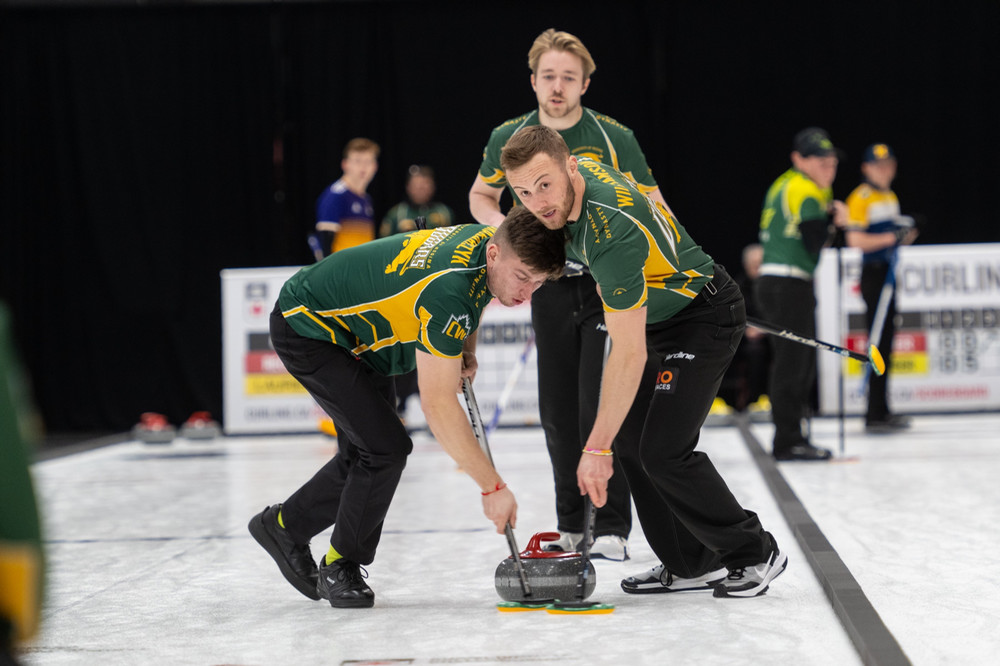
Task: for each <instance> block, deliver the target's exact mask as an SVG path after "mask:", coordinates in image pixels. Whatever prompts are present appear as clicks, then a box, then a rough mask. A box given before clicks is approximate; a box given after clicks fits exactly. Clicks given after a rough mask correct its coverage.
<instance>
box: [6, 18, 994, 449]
mask: <svg viewBox="0 0 1000 666" xmlns="http://www.w3.org/2000/svg"><path fill="white" fill-rule="evenodd" d="M804 4H805V3H783V2H778V3H767V4H766V6H765V4H764V3H712V2H661V1H656V0H649V1H647V2H639V1H633V2H629V1H625V0H623V1H620V2H615V3H607V2H587V1H584V0H580V1H577V2H572V3H571V2H562V1H555V2H546V3H538V2H508V3H505V4H504V5H503V10H502V11H498V10H497V9H496V5H494V4H492V3H472V2H447V1H438V2H332V3H322V4H320V3H309V4H295V3H276V4H269V3H258V4H243V5H234V6H218V5H199V6H189V5H163V6H143V7H126V8H122V7H113V6H105V7H91V8H88V9H79V8H71V9H70V8H25V7H22V6H20V5H18V6H11V5H10V4H2V3H0V225H2V234H0V298H2V299H3V300H5V301H7V302H8V303H9V304H10V306H11V308H12V311H13V315H14V320H15V332H16V337H17V340H18V342H19V344H20V347H21V350H22V353H23V356H24V360H25V363H26V365H27V367H28V368H29V370H30V372H31V375H32V377H33V381H34V384H35V391H36V396H37V399H38V403H39V405H40V407H41V410H42V413H43V416H44V419H45V421H46V424H47V426H48V428H49V429H50V430H51V431H76V430H80V431H83V430H124V429H127V428H128V427H130V426H131V425H132V424H133V423H135V422H136V420H137V418H138V415H139V413H140V412H142V411H145V410H153V411H160V412H164V413H166V414H167V415H168V416H169V417H170V418H171V420H173V421H175V422H180V421H182V420H183V419H184V418H186V417H187V415H188V414H189V413H190V412H191V411H194V410H196V409H209V410H211V411H212V412H213V413H215V414H217V415H218V414H221V403H222V397H221V393H222V389H221V342H220V337H221V318H220V286H219V276H218V272H219V270H220V269H222V268H227V267H243V266H271V265H289V264H300V263H305V262H307V261H309V259H310V255H309V253H308V250H307V247H306V245H305V242H304V238H305V235H306V233H307V232H308V231H309V229H310V227H311V225H312V223H313V205H314V201H315V198H316V196H317V194H318V193H319V191H320V190H321V189H322V188H323V187H324V186H325V185H326V184H328V183H329V182H330V181H331V180H333V179H334V178H335V177H337V176H338V175H339V160H340V150H341V147H342V146H343V144H344V143H345V142H346V141H347V140H348V139H350V138H351V137H353V136H358V135H364V136H368V137H370V138H373V139H375V140H376V141H378V142H379V143H381V144H382V147H383V155H382V160H381V170H380V172H379V174H378V175H377V176H376V179H375V181H374V182H373V184H372V186H371V188H370V192H371V193H372V195H373V197H374V199H375V203H376V213H377V214H379V215H381V214H382V213H384V212H385V211H386V210H387V209H388V208H389V206H391V205H392V204H394V203H395V202H396V201H397V200H398V199H399V198H400V197H401V196H402V186H403V177H404V174H405V170H406V167H407V166H408V165H409V164H411V163H414V162H422V163H428V164H431V165H433V166H434V167H435V169H436V171H437V173H438V180H439V198H440V199H441V200H443V201H445V202H446V203H448V204H450V205H451V206H452V207H453V208H454V209H455V210H456V211H458V213H459V218H460V220H462V221H471V218H470V217H469V215H468V212H467V211H468V208H467V200H466V193H467V190H468V188H469V186H470V185H471V183H472V180H473V178H474V176H475V173H476V170H477V168H478V165H479V160H480V158H481V151H482V148H483V146H484V144H485V142H486V139H487V137H488V135H489V131H490V129H491V128H492V127H493V126H494V125H496V124H498V123H499V122H500V121H502V120H504V119H506V118H508V117H511V116H514V115H517V114H519V113H523V112H525V111H528V110H530V109H531V108H533V107H534V106H535V99H534V95H533V93H532V91H531V89H530V86H529V82H528V74H529V72H528V70H527V65H526V54H527V49H528V47H529V46H530V44H531V42H532V40H533V39H534V37H535V36H536V35H537V34H538V33H539V32H541V31H542V30H544V29H545V28H548V27H557V28H560V29H564V30H569V31H570V32H573V33H575V34H577V35H579V36H580V37H581V38H582V39H583V40H584V42H585V43H586V44H587V45H588V47H589V48H590V49H591V52H592V53H593V55H594V58H595V60H596V61H597V65H598V69H597V72H596V73H595V75H594V78H593V81H592V85H591V89H590V91H589V92H588V93H587V95H586V97H585V98H584V99H585V103H586V104H587V105H588V106H591V107H593V108H595V109H598V110H600V111H602V112H605V113H607V114H609V115H611V116H613V117H615V118H617V119H618V120H620V121H621V122H623V123H625V124H627V125H629V126H631V127H632V128H633V129H634V130H635V131H636V134H637V136H638V138H639V140H640V143H641V144H642V146H643V148H644V150H645V153H646V156H647V158H648V161H649V163H650V165H651V166H652V168H653V171H654V174H655V176H656V177H657V179H658V181H659V183H660V186H661V188H662V190H663V191H664V193H665V195H666V197H667V200H668V201H669V202H670V203H671V205H672V207H673V208H674V210H675V212H676V213H677V214H678V216H679V217H680V219H681V222H682V223H684V224H685V226H686V227H688V229H689V230H690V231H691V232H692V233H693V235H694V236H695V238H697V239H698V240H699V241H700V242H701V243H702V245H703V246H704V247H705V248H706V249H708V251H709V252H710V253H711V254H713V255H714V256H715V257H716V258H717V259H719V260H721V261H722V262H723V263H725V264H727V265H729V266H730V268H731V269H732V270H733V272H736V270H737V269H738V262H739V252H740V249H741V248H742V247H743V245H745V244H746V243H749V242H752V241H753V240H754V239H755V236H756V228H757V219H758V215H759V208H760V203H761V200H762V198H763V194H764V191H765V190H766V188H767V186H768V185H769V184H770V182H771V181H772V180H773V179H774V178H775V177H776V176H777V175H778V174H779V173H780V172H781V171H783V170H784V169H785V168H786V167H787V165H788V153H789V151H790V143H791V137H792V135H793V134H794V133H795V132H796V131H797V130H799V129H801V128H802V127H805V126H807V125H814V124H815V125H820V126H823V127H825V128H826V129H828V130H829V131H830V133H831V135H832V137H833V139H834V142H835V143H837V144H838V145H839V146H840V147H842V148H843V149H845V150H846V151H847V154H848V156H847V159H846V161H845V162H844V163H843V164H842V166H841V171H840V177H839V178H838V181H837V183H836V184H835V187H834V189H835V192H836V194H837V195H838V197H840V198H843V197H845V196H846V195H847V193H848V192H849V191H850V189H851V188H852V187H853V186H854V185H855V184H856V183H857V173H858V157H859V156H860V154H861V151H862V150H863V148H864V146H865V145H867V144H868V143H871V142H873V141H886V142H888V143H890V144H892V145H893V146H894V147H895V149H896V152H897V154H898V156H899V160H900V170H899V177H898V179H897V183H896V190H897V193H898V194H899V196H900V199H901V201H902V205H903V208H904V210H905V211H906V212H918V213H922V214H924V215H925V216H926V217H927V219H928V221H929V223H930V224H929V227H928V228H927V230H926V231H925V233H924V235H923V236H922V238H921V241H922V242H926V243H953V242H982V241H994V242H995V241H998V240H1000V232H998V231H997V225H996V224H995V223H994V222H993V220H992V215H993V208H994V207H995V206H994V201H993V199H994V191H995V189H996V183H997V177H998V176H1000V169H998V167H997V161H996V157H995V154H996V152H997V147H998V143H1000V142H998V130H997V120H996V119H997V118H998V117H1000V109H998V105H997V103H996V102H995V101H994V99H995V97H996V95H995V94H994V90H993V89H994V88H995V86H996V79H997V72H998V65H1000V58H998V49H997V46H996V44H997V41H998V40H997V39H996V37H995V30H996V28H997V26H998V25H1000V23H998V18H1000V10H998V5H997V3H994V2H980V1H975V0H969V1H966V2H962V1H958V2H951V3H948V4H945V3H938V2H926V1H925V2H915V1H912V0H910V1H907V0H895V1H886V2H866V3H863V4H862V3H858V4H855V3H850V2H841V3H836V4H833V3H831V4H830V5H824V4H822V3H810V4H809V5H808V6H807V7H804V6H803V5H804Z"/></svg>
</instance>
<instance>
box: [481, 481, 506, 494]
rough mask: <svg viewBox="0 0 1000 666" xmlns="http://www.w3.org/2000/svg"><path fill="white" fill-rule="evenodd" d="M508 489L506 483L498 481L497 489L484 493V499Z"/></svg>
mask: <svg viewBox="0 0 1000 666" xmlns="http://www.w3.org/2000/svg"><path fill="white" fill-rule="evenodd" d="M506 487H507V484H506V483H504V482H503V481H497V487H496V488H494V489H493V490H490V491H489V492H485V493H483V497H486V496H487V495H492V494H493V493H495V492H497V491H498V490H503V489H504V488H506Z"/></svg>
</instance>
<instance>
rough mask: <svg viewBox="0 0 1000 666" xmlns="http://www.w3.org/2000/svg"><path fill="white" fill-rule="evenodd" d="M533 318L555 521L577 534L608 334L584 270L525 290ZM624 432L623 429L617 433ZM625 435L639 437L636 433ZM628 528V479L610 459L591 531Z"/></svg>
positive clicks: (618, 531)
mask: <svg viewBox="0 0 1000 666" xmlns="http://www.w3.org/2000/svg"><path fill="white" fill-rule="evenodd" d="M531 324H532V326H533V327H534V329H535V346H536V348H537V352H538V407H539V412H540V416H541V420H542V428H543V430H544V431H545V443H546V445H547V447H548V450H549V459H550V460H551V461H552V476H553V479H554V480H555V492H556V518H557V520H558V523H557V525H558V529H559V530H562V531H563V532H583V521H584V515H583V509H584V502H583V496H582V495H580V487H579V485H577V482H576V469H577V465H579V463H580V455H581V450H582V449H583V447H584V445H585V444H586V443H587V437H588V436H589V435H590V430H591V428H593V426H594V419H595V418H596V417H597V405H598V403H599V402H600V395H601V375H602V372H603V369H604V347H605V342H606V341H607V339H608V332H607V328H605V326H604V307H603V305H602V304H601V298H600V296H598V295H597V283H596V282H594V278H593V277H591V276H590V275H589V274H586V273H585V274H583V275H578V276H574V277H563V278H560V279H559V280H556V281H553V282H546V283H545V284H544V285H542V287H541V288H539V289H538V290H537V291H536V292H535V293H534V294H532V296H531ZM651 378H652V375H651V374H650V377H649V379H650V381H644V382H643V384H644V386H647V387H650V388H651ZM646 393H647V394H648V393H649V390H648V389H647V390H646ZM647 400H648V397H647ZM629 435H630V433H629V432H626V431H625V430H624V428H623V431H622V432H621V433H620V434H619V438H627V437H628V436H629ZM631 436H632V437H633V439H635V441H638V436H639V432H637V431H634V432H632V433H631ZM615 441H616V446H617V442H618V440H617V439H616V440H615ZM631 529H632V504H631V501H630V499H629V489H628V483H627V482H626V480H625V475H624V473H623V472H622V469H621V466H620V465H619V464H618V462H617V461H615V473H614V475H613V476H612V477H611V480H610V481H609V483H608V503H607V504H605V505H604V506H603V507H601V508H600V509H598V510H597V518H596V521H595V528H594V534H595V536H604V535H606V534H614V535H618V536H622V537H628V535H629V532H630V531H631Z"/></svg>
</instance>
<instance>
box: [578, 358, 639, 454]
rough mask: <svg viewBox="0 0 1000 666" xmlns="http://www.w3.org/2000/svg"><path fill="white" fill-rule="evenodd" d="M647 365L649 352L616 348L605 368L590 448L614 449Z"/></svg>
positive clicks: (588, 440) (588, 443)
mask: <svg viewBox="0 0 1000 666" xmlns="http://www.w3.org/2000/svg"><path fill="white" fill-rule="evenodd" d="M645 365H646V354H645V349H644V348H643V349H641V350H640V349H631V350H627V349H619V350H616V349H615V347H614V346H612V348H611V354H610V355H609V356H608V362H607V363H606V364H605V366H604V375H603V377H602V379H601V403H600V406H599V407H598V410H597V418H596V419H595V421H594V427H593V429H592V430H591V431H590V437H588V438H587V448H589V449H607V448H611V443H612V441H614V438H615V436H616V435H617V434H618V430H619V429H620V428H621V426H622V423H624V421H625V417H626V416H627V415H628V412H629V409H631V408H632V402H633V401H634V399H635V394H636V392H637V391H638V389H639V382H640V381H641V379H642V372H643V368H644V367H645Z"/></svg>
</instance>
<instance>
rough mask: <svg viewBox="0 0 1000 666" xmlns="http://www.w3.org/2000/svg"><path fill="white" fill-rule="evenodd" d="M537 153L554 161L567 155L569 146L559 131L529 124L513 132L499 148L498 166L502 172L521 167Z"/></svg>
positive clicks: (563, 158)
mask: <svg viewBox="0 0 1000 666" xmlns="http://www.w3.org/2000/svg"><path fill="white" fill-rule="evenodd" d="M538 153H545V154H546V155H548V156H549V157H552V158H553V159H555V160H556V161H564V160H565V159H566V158H567V157H569V147H568V146H567V145H566V142H565V141H564V140H563V138H562V136H561V135H560V134H559V132H557V131H555V130H554V129H552V128H550V127H546V126H545V125H531V126H530V127H525V128H523V129H520V130H518V131H517V132H514V135H513V136H511V137H510V138H509V139H507V143H505V144H504V146H503V148H502V149H501V150H500V168H501V169H503V170H504V173H507V172H509V171H510V170H511V169H516V168H518V167H522V166H524V165H525V164H527V163H528V162H530V161H531V158H532V157H534V156H535V155H537V154H538Z"/></svg>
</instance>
